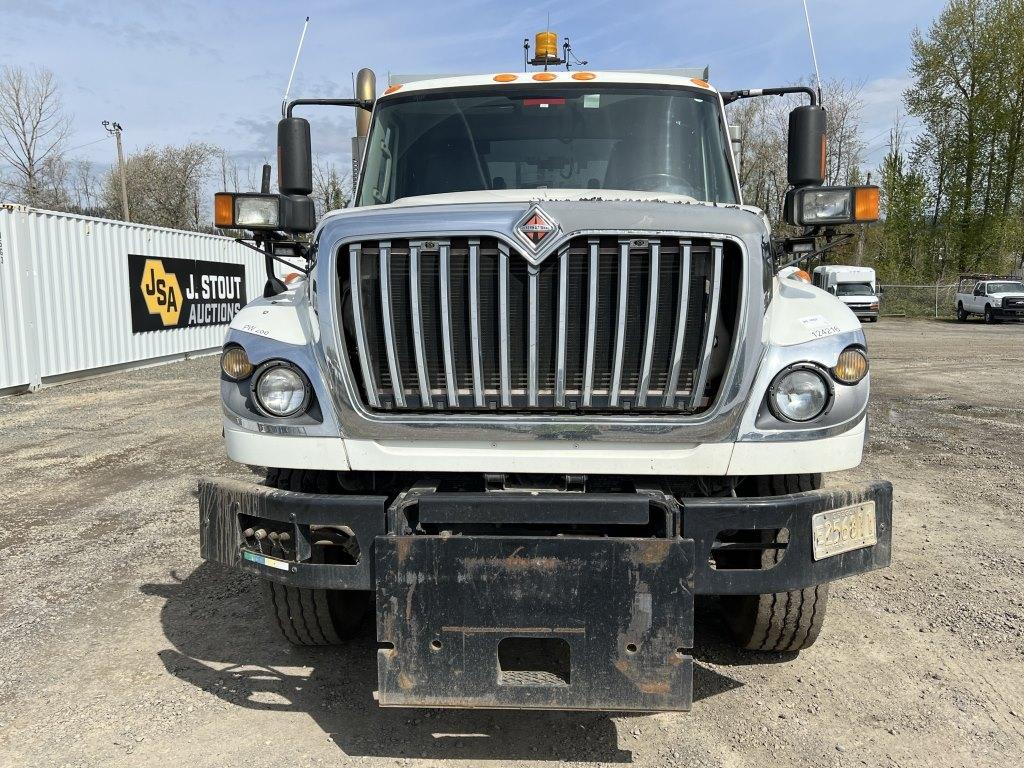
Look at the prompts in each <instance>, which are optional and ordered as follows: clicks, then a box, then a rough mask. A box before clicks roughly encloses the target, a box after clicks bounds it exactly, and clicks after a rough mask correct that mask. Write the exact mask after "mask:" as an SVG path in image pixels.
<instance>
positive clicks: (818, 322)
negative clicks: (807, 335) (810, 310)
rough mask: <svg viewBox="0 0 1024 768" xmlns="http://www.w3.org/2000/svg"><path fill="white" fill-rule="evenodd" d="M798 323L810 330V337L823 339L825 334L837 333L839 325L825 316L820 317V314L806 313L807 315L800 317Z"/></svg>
mask: <svg viewBox="0 0 1024 768" xmlns="http://www.w3.org/2000/svg"><path fill="white" fill-rule="evenodd" d="M800 324H801V325H803V327H804V328H806V329H807V330H808V331H810V332H811V337H812V338H815V339H823V338H825V337H826V336H832V335H834V334H837V333H839V326H838V325H833V324H832V323H830V322H829V321H828V319H827V318H825V317H822V316H821V315H808V316H807V317H801V318H800Z"/></svg>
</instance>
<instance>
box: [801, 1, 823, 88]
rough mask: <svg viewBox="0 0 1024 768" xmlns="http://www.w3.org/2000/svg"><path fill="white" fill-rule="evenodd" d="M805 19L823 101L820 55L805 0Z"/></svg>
mask: <svg viewBox="0 0 1024 768" xmlns="http://www.w3.org/2000/svg"><path fill="white" fill-rule="evenodd" d="M804 19H805V20H806V21H807V39H808V40H810V41H811V59H812V60H813V61H814V79H815V80H816V81H817V83H818V101H821V70H819V69H818V53H817V51H815V50H814V32H813V31H812V30H811V13H810V11H808V10H807V0H804Z"/></svg>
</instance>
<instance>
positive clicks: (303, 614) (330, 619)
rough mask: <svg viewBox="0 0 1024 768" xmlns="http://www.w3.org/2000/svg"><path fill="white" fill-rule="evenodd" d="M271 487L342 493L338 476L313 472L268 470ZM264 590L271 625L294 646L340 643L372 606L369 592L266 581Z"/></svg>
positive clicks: (310, 491) (354, 632)
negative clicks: (306, 586) (295, 585)
mask: <svg viewBox="0 0 1024 768" xmlns="http://www.w3.org/2000/svg"><path fill="white" fill-rule="evenodd" d="M267 485H269V486H271V487H272V488H280V489H281V490H285V491H301V492H304V493H332V492H338V491H340V490H341V488H340V486H338V482H337V479H336V478H335V476H334V473H332V472H322V471H318V470H310V469H276V468H271V469H268V470H267ZM353 562H354V560H353ZM263 588H264V596H265V599H266V609H267V617H268V618H269V619H270V623H271V625H272V626H273V627H274V629H275V630H276V631H277V632H278V633H279V634H280V635H281V636H282V637H283V638H284V639H285V640H287V641H288V642H289V643H291V644H292V645H299V646H315V645H335V644H337V643H340V642H341V641H343V640H345V639H347V638H350V637H352V636H353V635H355V634H356V633H357V632H358V630H359V627H360V625H361V624H362V622H363V619H364V618H365V617H366V614H367V612H368V609H369V606H370V593H368V592H354V591H353V592H349V591H341V590H332V589H307V588H305V587H289V586H287V585H285V584H278V583H277V582H274V581H264V582H263Z"/></svg>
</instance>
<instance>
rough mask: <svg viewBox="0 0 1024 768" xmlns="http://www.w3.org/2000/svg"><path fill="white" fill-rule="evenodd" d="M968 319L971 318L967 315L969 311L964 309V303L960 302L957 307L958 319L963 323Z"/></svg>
mask: <svg viewBox="0 0 1024 768" xmlns="http://www.w3.org/2000/svg"><path fill="white" fill-rule="evenodd" d="M968 317H970V315H969V314H967V310H966V309H964V303H963V302H962V301H961V302H958V303H957V305H956V319H957V320H959V321H960V322H961V323H966V322H967V318H968Z"/></svg>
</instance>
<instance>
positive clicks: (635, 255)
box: [339, 235, 742, 413]
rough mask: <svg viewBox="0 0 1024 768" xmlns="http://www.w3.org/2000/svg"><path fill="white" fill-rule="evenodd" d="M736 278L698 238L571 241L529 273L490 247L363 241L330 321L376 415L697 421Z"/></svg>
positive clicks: (731, 262)
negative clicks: (686, 417)
mask: <svg viewBox="0 0 1024 768" xmlns="http://www.w3.org/2000/svg"><path fill="white" fill-rule="evenodd" d="M741 271H742V269H741V259H740V257H739V249H738V248H737V247H736V246H735V245H734V244H732V243H730V242H723V241H719V240H711V239H702V238H679V237H661V238H654V239H645V238H637V237H618V236H614V235H602V236H579V237H575V238H573V239H571V240H570V241H569V242H568V243H567V244H565V245H564V246H563V247H562V248H561V249H560V250H559V251H557V252H556V253H553V254H552V255H551V256H549V257H548V258H547V259H545V261H544V262H543V263H542V264H541V265H540V266H539V267H533V266H531V265H530V264H528V263H527V261H526V260H525V259H524V258H523V257H522V255H521V254H520V253H518V252H517V251H516V250H515V249H514V248H512V247H510V246H508V245H507V244H506V243H505V242H504V241H502V240H499V239H498V238H495V237H478V238H477V237H456V238H439V239H437V240H426V239H420V240H392V241H377V240H372V241H363V242H358V243H352V244H349V245H347V246H344V247H343V249H342V253H341V255H340V258H339V279H340V282H341V289H342V290H341V296H342V313H341V317H342V325H343V328H344V331H345V338H346V344H347V346H348V350H349V354H350V360H351V362H352V369H353V371H354V372H355V375H356V377H357V380H358V384H359V385H360V388H361V394H362V397H363V399H364V404H365V405H366V406H368V407H369V408H371V409H375V410H382V411H409V410H412V411H430V412H439V411H442V412H444V411H448V412H451V411H459V412H461V411H469V412H473V411H476V412H481V413H486V412H506V413H507V412H532V411H536V412H549V411H554V412H610V413H622V412H624V411H630V412H637V411H639V412H670V413H696V412H699V411H701V410H704V409H705V408H706V407H707V406H708V405H709V404H710V402H711V401H712V400H713V399H714V396H715V393H716V391H717V386H718V378H719V377H720V372H721V369H723V368H724V362H723V358H722V357H721V355H716V354H715V348H716V346H719V347H722V346H723V343H724V345H725V348H727V347H728V345H729V341H730V339H731V338H732V332H733V329H734V326H735V320H736V314H737V308H738V304H739V298H738V297H739V290H740V274H741ZM353 286H355V288H356V290H352V288H353ZM713 357H714V358H715V360H716V362H717V363H718V364H717V371H716V370H714V369H715V367H716V366H713V365H712V359H713Z"/></svg>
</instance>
